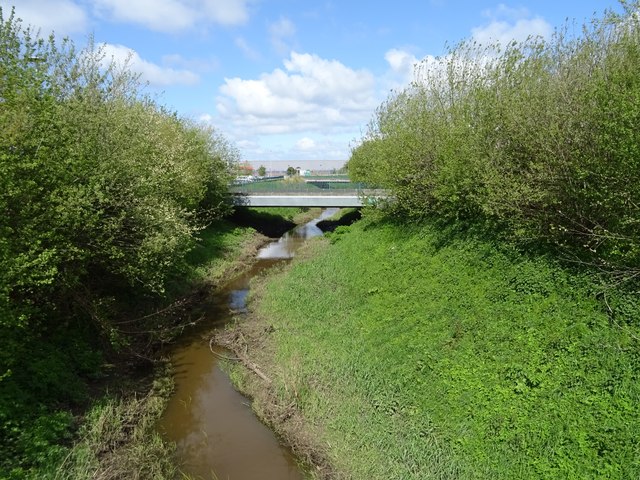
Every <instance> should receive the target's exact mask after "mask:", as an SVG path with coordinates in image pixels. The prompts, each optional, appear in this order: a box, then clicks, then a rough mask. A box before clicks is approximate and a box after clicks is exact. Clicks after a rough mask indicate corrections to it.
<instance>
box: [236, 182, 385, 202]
mask: <svg viewBox="0 0 640 480" xmlns="http://www.w3.org/2000/svg"><path fill="white" fill-rule="evenodd" d="M229 193H230V194H231V195H232V199H233V203H234V205H236V206H244V207H341V208H345V207H363V206H365V205H372V204H374V203H377V202H378V201H381V200H384V199H386V198H387V195H386V192H385V191H383V190H378V189H373V188H370V187H368V186H366V185H363V184H359V183H353V182H351V181H350V180H348V179H346V178H344V177H339V178H335V177H311V178H296V179H293V180H287V179H282V178H278V179H276V180H270V179H263V180H259V181H255V182H245V183H242V184H234V185H232V186H231V187H230V188H229Z"/></svg>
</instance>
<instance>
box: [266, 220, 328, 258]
mask: <svg viewBox="0 0 640 480" xmlns="http://www.w3.org/2000/svg"><path fill="white" fill-rule="evenodd" d="M337 211H338V209H337V208H327V209H325V210H323V211H322V214H321V215H320V216H319V217H318V218H316V219H314V220H312V221H311V222H309V223H306V224H304V225H300V226H298V227H296V228H294V229H293V230H291V231H289V232H287V233H285V234H284V235H283V236H282V237H280V238H279V239H278V240H277V241H275V242H273V243H270V244H269V245H267V246H266V247H264V248H263V249H261V250H260V251H259V252H258V258H293V256H294V255H295V252H296V250H297V249H298V248H299V247H300V245H301V244H302V243H304V241H305V240H307V239H309V238H312V237H317V236H319V235H322V230H320V229H319V228H318V222H320V221H321V220H324V219H325V218H329V217H330V216H332V215H334V214H335V213H336V212H337Z"/></svg>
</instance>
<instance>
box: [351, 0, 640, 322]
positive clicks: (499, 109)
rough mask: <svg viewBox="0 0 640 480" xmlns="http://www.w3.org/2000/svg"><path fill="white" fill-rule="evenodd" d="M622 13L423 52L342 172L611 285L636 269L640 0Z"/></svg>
mask: <svg viewBox="0 0 640 480" xmlns="http://www.w3.org/2000/svg"><path fill="white" fill-rule="evenodd" d="M621 9H623V13H622V14H615V13H612V12H610V13H607V14H605V15H604V16H603V17H602V18H595V19H594V20H593V21H592V22H591V23H590V24H588V25H584V26H583V28H582V29H580V28H576V27H575V26H572V25H569V26H568V27H567V28H564V29H561V30H559V31H557V32H556V33H555V34H554V36H553V37H552V38H550V39H549V40H544V39H540V38H530V39H529V40H527V41H525V42H522V43H516V42H514V43H511V44H509V45H502V46H483V45H481V44H477V43H473V42H471V41H466V42H462V43H461V44H459V45H458V46H457V47H455V48H452V49H451V50H450V51H449V52H448V54H446V55H445V56H443V57H441V58H439V59H436V60H433V59H430V60H425V61H423V62H422V63H421V64H419V65H418V66H417V68H416V81H415V82H414V83H413V84H412V85H411V86H410V87H409V88H407V89H405V90H403V91H401V92H397V93H395V94H393V95H391V96H390V97H389V99H388V100H387V101H386V102H385V103H384V104H382V105H381V106H380V107H379V108H378V110H377V112H376V114H375V116H374V118H373V120H372V122H371V124H370V128H369V131H368V133H367V134H366V135H365V136H364V138H363V139H362V143H361V144H360V145H359V146H358V147H357V148H355V150H354V151H353V155H352V157H351V159H350V160H349V163H348V167H349V172H350V174H351V176H352V177H353V179H354V180H358V181H365V182H369V183H372V184H376V185H380V186H383V187H384V188H387V189H389V190H390V191H391V192H392V193H393V195H394V196H395V199H396V203H395V208H397V209H398V210H399V211H401V212H402V213H404V214H407V215H409V216H411V217H413V218H420V217H422V216H425V215H430V214H436V215H438V216H440V217H445V218H451V219H457V220H458V221H461V222H469V221H477V220H478V219H480V220H481V221H485V222H487V223H488V224H490V225H491V228H499V229H502V230H503V232H504V237H505V239H508V240H510V241H516V242H518V243H519V244H523V245H531V244H538V245H539V244H544V245H547V246H550V247H553V248H554V249H556V251H557V252H558V253H560V255H562V256H563V257H564V258H565V259H566V260H568V261H572V262H580V263H583V264H587V265H591V266H592V267H594V268H596V269H600V270H602V271H606V272H609V273H610V274H611V275H612V276H613V277H614V281H615V282H616V283H617V282H624V281H625V280H628V279H632V278H637V276H638V275H639V274H640V235H639V233H638V232H639V230H640V129H638V128H637V126H638V125H639V124H640V100H639V99H640V62H638V58H640V18H639V17H638V11H639V9H640V3H639V2H638V1H629V2H624V3H622V4H621ZM574 32H575V33H574ZM636 313H637V312H636Z"/></svg>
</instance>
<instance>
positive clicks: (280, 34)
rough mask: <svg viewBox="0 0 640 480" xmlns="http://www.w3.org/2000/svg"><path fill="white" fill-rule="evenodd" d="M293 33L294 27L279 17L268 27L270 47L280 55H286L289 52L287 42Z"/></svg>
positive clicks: (290, 22)
mask: <svg viewBox="0 0 640 480" xmlns="http://www.w3.org/2000/svg"><path fill="white" fill-rule="evenodd" d="M295 33H296V26H295V25H294V24H293V22H292V21H291V20H289V19H288V18H286V17H280V19H279V20H278V21H277V22H274V23H272V24H270V25H269V35H270V37H271V45H273V48H275V50H276V51H277V52H278V53H280V54H282V55H285V54H288V53H289V52H290V51H291V48H290V46H289V43H288V40H289V39H291V38H292V37H293V36H294V35H295Z"/></svg>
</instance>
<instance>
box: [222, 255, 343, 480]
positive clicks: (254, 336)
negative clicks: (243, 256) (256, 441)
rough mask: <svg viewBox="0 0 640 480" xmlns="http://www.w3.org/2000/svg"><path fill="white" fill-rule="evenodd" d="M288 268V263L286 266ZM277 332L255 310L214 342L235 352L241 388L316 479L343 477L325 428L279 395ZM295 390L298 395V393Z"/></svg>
mask: <svg viewBox="0 0 640 480" xmlns="http://www.w3.org/2000/svg"><path fill="white" fill-rule="evenodd" d="M309 255H310V253H309V252H308V250H307V249H306V248H304V247H303V248H302V249H301V250H299V251H298V255H297V257H296V258H297V259H298V260H300V259H304V258H305V257H307V256H309ZM282 268H283V269H287V268H288V265H285V266H283V267H282ZM266 278H267V277H263V278H258V279H256V281H254V282H253V283H252V285H251V291H252V298H253V299H254V300H253V301H256V300H257V299H259V297H260V295H261V291H262V290H263V288H264V287H263V285H264V282H265V281H266ZM272 332H273V327H272V326H271V324H270V322H269V320H268V318H262V317H260V316H258V315H257V314H256V313H255V312H254V311H252V310H251V304H249V311H248V312H247V313H246V314H245V315H243V316H242V317H241V319H240V320H239V321H236V322H235V323H234V324H233V325H232V326H231V327H230V328H227V329H224V330H219V331H217V332H216V333H215V336H214V339H213V341H214V342H215V343H216V344H218V345H221V346H223V347H225V348H227V349H229V350H231V351H232V352H234V356H235V358H236V359H237V360H238V361H239V362H240V363H241V364H242V365H243V367H244V368H245V369H246V370H245V372H246V374H245V375H243V378H242V381H241V383H240V384H239V385H236V386H237V388H238V389H239V390H240V391H241V392H242V393H243V394H244V395H246V396H248V397H250V398H251V399H252V401H253V402H252V406H253V409H254V411H255V412H256V414H257V415H258V416H259V417H260V419H261V420H262V421H263V422H265V423H266V424H267V425H269V426H270V427H271V428H272V429H273V430H274V431H275V432H276V433H277V434H278V436H280V437H281V438H282V440H283V442H284V443H285V444H286V445H288V446H289V447H290V448H291V449H292V450H293V452H294V453H295V454H296V456H297V457H298V458H300V459H301V460H302V461H303V462H304V463H305V464H306V465H307V470H309V471H310V472H311V473H312V475H313V477H314V478H319V479H337V478H341V476H340V474H339V472H337V471H336V470H335V469H334V468H333V467H332V465H331V462H330V461H329V458H328V456H327V452H326V449H325V447H324V446H323V445H322V444H321V442H320V441H319V440H318V439H319V438H321V436H322V435H321V431H320V428H319V427H318V426H317V425H310V424H309V422H308V421H306V419H305V418H304V416H303V415H302V414H301V412H300V410H299V409H298V407H297V405H296V403H295V401H293V402H292V403H289V404H284V403H283V402H282V400H281V398H280V397H279V395H278V392H277V389H276V387H275V386H274V384H273V382H272V378H275V377H274V376H275V375H278V370H279V369H278V366H277V365H274V364H273V363H272V359H273V358H274V356H273V354H272V353H273V352H272V346H271V345H270V343H269V335H270V334H271V333H272ZM295 395H296V394H295V392H294V396H295Z"/></svg>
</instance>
